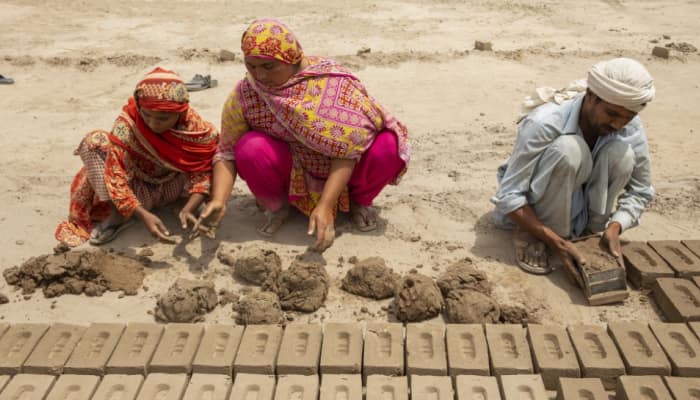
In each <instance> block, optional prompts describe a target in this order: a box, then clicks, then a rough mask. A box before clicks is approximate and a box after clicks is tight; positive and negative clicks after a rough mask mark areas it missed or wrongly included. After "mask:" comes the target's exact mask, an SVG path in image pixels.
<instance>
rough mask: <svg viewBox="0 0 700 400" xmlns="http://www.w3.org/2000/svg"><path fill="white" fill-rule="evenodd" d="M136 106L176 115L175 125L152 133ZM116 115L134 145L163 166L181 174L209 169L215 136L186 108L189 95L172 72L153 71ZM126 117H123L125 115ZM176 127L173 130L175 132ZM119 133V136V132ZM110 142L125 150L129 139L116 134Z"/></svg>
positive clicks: (215, 141)
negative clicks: (178, 117) (126, 126)
mask: <svg viewBox="0 0 700 400" xmlns="http://www.w3.org/2000/svg"><path fill="white" fill-rule="evenodd" d="M139 107H140V108H144V109H147V110H151V111H163V112H173V113H180V114H181V115H180V119H179V121H178V123H177V125H176V126H175V127H174V128H172V129H170V130H168V131H166V132H163V133H161V134H157V133H155V132H153V131H152V130H151V129H150V128H149V127H148V125H147V124H146V122H145V121H144V120H143V118H142V117H141V114H140V112H139ZM123 110H124V113H123V114H122V116H120V118H121V119H123V120H124V121H125V122H127V124H128V126H129V127H130V128H131V132H130V133H132V134H133V137H134V138H135V139H136V141H138V143H139V144H140V145H141V146H142V147H143V148H144V149H146V151H148V153H149V154H150V155H151V156H152V157H154V158H157V159H158V160H159V161H160V162H161V163H162V164H163V165H165V166H166V167H168V168H170V169H173V170H175V171H181V172H200V171H208V170H211V160H212V157H213V156H214V153H215V152H216V146H217V140H218V133H217V131H216V128H214V126H213V125H212V124H211V123H209V122H206V121H204V120H202V118H201V117H200V116H199V115H198V114H197V113H196V112H195V111H194V110H193V109H192V108H190V106H189V94H188V93H187V88H186V87H185V83H184V82H183V80H182V79H181V78H180V77H179V76H178V75H177V74H175V73H174V72H173V71H169V70H166V69H163V68H160V67H158V68H156V69H154V70H153V71H151V72H150V73H149V74H148V75H146V77H145V78H144V79H143V80H141V82H139V83H138V85H136V90H135V91H134V97H132V98H130V99H129V102H128V103H127V104H126V105H125V106H124V107H123ZM125 114H126V115H125ZM176 128H177V129H176ZM122 134H123V133H122ZM110 136H111V138H112V141H113V142H114V143H116V144H118V145H120V146H122V147H124V148H126V149H127V150H133V149H130V146H129V145H128V144H127V143H128V142H129V140H127V139H126V138H124V137H121V138H120V137H119V136H121V135H120V133H118V132H112V135H110Z"/></svg>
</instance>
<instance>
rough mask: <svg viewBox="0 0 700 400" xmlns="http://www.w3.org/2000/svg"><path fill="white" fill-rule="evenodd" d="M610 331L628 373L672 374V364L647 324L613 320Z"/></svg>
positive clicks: (609, 327) (609, 325)
mask: <svg viewBox="0 0 700 400" xmlns="http://www.w3.org/2000/svg"><path fill="white" fill-rule="evenodd" d="M608 332H609V333H610V336H612V338H613V341H614V342H615V345H616V346H617V348H618V349H619V350H620V353H621V355H622V361H624V362H625V369H626V370H627V374H628V375H671V364H670V363H669V362H668V358H666V354H665V353H664V351H663V349H662V348H661V346H660V345H659V342H658V341H656V338H655V337H654V334H653V333H651V331H650V330H649V327H648V326H647V325H646V324H643V323H641V322H611V323H609V324H608Z"/></svg>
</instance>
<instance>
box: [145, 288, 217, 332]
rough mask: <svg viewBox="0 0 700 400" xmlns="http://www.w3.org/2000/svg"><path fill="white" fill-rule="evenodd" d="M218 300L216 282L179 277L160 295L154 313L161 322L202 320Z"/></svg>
mask: <svg viewBox="0 0 700 400" xmlns="http://www.w3.org/2000/svg"><path fill="white" fill-rule="evenodd" d="M218 302H219V298H218V296H217V295H216V291H215V290H214V283H212V282H210V281H202V280H189V279H183V278H179V279H178V280H176V281H175V283H174V284H173V285H172V286H171V287H170V288H169V289H168V291H167V292H166V293H165V294H163V295H161V296H160V298H159V299H158V302H157V305H156V310H155V313H154V314H155V317H156V320H157V321H161V322H201V321H203V320H204V315H205V314H207V313H208V312H210V311H211V310H213V309H214V308H215V307H216V305H217V304H218Z"/></svg>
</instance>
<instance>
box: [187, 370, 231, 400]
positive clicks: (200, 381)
mask: <svg viewBox="0 0 700 400" xmlns="http://www.w3.org/2000/svg"><path fill="white" fill-rule="evenodd" d="M230 391H231V377H230V376H228V375H220V374H216V375H215V374H192V378H190V383H189V384H188V385H187V389H186V390H185V397H183V400H227V399H228V395H229V392H230ZM241 400H245V399H241Z"/></svg>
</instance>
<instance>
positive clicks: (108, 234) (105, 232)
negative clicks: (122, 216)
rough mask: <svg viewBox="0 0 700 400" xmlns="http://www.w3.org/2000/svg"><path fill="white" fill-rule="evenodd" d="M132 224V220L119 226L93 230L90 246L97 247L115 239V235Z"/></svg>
mask: <svg viewBox="0 0 700 400" xmlns="http://www.w3.org/2000/svg"><path fill="white" fill-rule="evenodd" d="M133 223H134V220H133V219H130V220H127V221H124V222H122V223H119V224H113V225H108V226H106V227H104V228H95V229H94V230H93V231H92V234H91V235H90V244H92V245H95V246H99V245H103V244H105V243H109V242H111V241H112V240H114V239H116V237H117V235H119V233H120V232H121V231H123V230H124V229H126V228H128V227H130V226H131V225H132V224H133Z"/></svg>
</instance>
